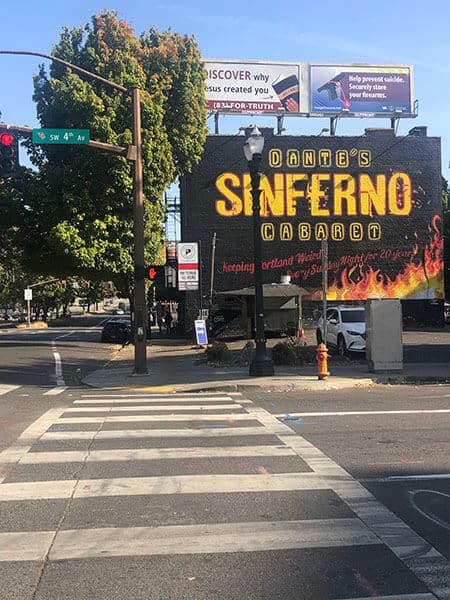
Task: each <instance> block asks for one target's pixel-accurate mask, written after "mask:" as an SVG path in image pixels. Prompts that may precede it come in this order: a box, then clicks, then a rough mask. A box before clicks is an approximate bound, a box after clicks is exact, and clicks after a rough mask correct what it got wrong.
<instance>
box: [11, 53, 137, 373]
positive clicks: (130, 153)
mask: <svg viewBox="0 0 450 600" xmlns="http://www.w3.org/2000/svg"><path fill="white" fill-rule="evenodd" d="M0 54H17V55H26V56H40V57H42V58H47V59H48V60H51V61H53V62H57V63H59V64H62V65H64V66H66V67H69V68H70V69H72V70H74V71H77V72H78V73H81V74H82V75H86V76H87V77H89V78H90V79H96V80H97V81H101V82H102V83H104V84H105V85H107V86H109V87H112V88H114V89H116V90H118V91H119V92H121V93H122V94H125V95H129V94H131V99H132V101H131V111H132V115H131V117H132V131H133V146H131V147H130V148H128V150H127V151H126V154H125V155H126V158H127V159H128V160H131V161H133V163H134V165H133V226H134V252H133V258H134V265H135V286H134V323H133V329H134V371H135V373H136V374H144V373H147V333H146V330H147V316H146V315H147V304H146V298H145V280H144V279H143V278H142V277H141V276H137V272H138V271H142V269H143V268H144V267H145V261H144V245H145V244H144V190H143V181H142V141H141V101H140V91H139V88H138V87H137V86H131V88H126V87H124V86H123V85H120V84H118V83H115V82H114V81H110V80H109V79H105V78H104V77H101V76H100V75H97V74H96V73H91V72H90V71H86V69H82V68H81V67H78V66H77V65H73V64H72V63H70V62H68V61H66V60H63V59H62V58H58V57H57V56H52V55H50V54H44V53H42V52H31V51H29V50H0ZM18 129H21V130H23V131H25V130H28V128H24V127H22V128H18ZM89 146H91V147H93V148H97V149H99V150H104V151H106V152H112V153H114V154H122V153H123V151H124V150H125V148H121V147H119V146H114V145H112V144H105V143H101V142H90V143H89Z"/></svg>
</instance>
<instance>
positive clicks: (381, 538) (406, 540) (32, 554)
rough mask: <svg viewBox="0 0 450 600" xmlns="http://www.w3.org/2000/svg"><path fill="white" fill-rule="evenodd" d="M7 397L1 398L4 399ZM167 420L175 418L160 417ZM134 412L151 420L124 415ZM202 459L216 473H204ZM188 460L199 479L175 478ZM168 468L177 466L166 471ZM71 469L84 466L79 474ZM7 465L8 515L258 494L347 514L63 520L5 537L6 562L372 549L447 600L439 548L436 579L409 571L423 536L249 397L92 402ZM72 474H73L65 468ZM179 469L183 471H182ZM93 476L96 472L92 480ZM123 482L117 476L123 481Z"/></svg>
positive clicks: (38, 431) (54, 418)
mask: <svg viewBox="0 0 450 600" xmlns="http://www.w3.org/2000/svg"><path fill="white" fill-rule="evenodd" d="M1 390H2V388H1V387H0V393H2V392H1ZM3 393H6V392H3ZM158 411H161V412H163V411H164V412H165V413H166V414H153V413H155V412H158ZM189 411H192V412H189ZM194 411H197V412H194ZM198 411H200V413H199V412H198ZM212 411H220V412H218V413H213V412H212ZM235 411H241V412H238V413H237V412H235ZM130 412H135V413H137V412H139V413H140V414H120V413H130ZM117 413H119V414H117ZM108 426H110V427H111V428H109V427H108ZM134 427H136V428H134ZM86 428H88V429H89V430H86ZM260 436H261V439H259V437H260ZM234 438H236V439H234ZM266 438H269V439H266ZM133 443H134V446H133ZM114 444H116V446H119V447H115V446H114ZM189 444H191V446H190V445H189ZM137 445H138V446H139V447H136V446H137ZM147 446H148V447H147ZM154 446H155V447H154ZM73 448H75V449H73ZM199 459H204V462H203V463H200V462H198V460H199ZM236 459H245V460H246V461H247V462H244V463H243V464H242V465H240V464H239V463H237V464H236V463H233V465H234V466H233V468H235V469H239V470H240V472H239V473H234V472H232V471H228V470H227V469H226V467H224V466H223V465H228V463H231V461H233V460H234V461H235V460H236ZM259 459H263V460H261V461H260V460H259ZM180 461H184V462H185V463H186V462H189V463H190V464H191V466H192V467H193V469H194V471H193V472H192V474H174V473H176V465H177V464H180ZM196 461H197V462H196ZM251 461H254V462H251ZM267 461H269V462H267ZM270 461H275V462H273V463H270ZM276 461H278V463H276ZM288 461H291V462H290V463H288ZM292 461H295V462H294V463H293V462H292ZM167 462H170V464H171V466H170V467H163V465H164V464H167ZM71 463H78V466H76V467H75V466H73V465H72V467H71V466H70V464H71ZM120 464H125V469H126V471H125V472H126V474H127V476H125V477H122V476H119V477H117V476H111V477H108V476H107V475H108V472H107V469H108V468H110V466H111V465H114V467H115V468H118V465H120ZM137 464H139V465H140V468H142V465H144V466H145V467H146V468H147V466H149V465H150V464H151V465H152V468H154V467H155V465H156V466H159V467H158V468H161V469H163V468H168V469H169V471H168V473H169V474H165V475H160V474H155V475H150V473H152V472H153V471H150V473H149V472H142V471H139V472H138V473H137V475H138V476H133V475H132V469H133V467H134V466H135V465H137ZM265 464H266V465H269V464H278V465H283V466H284V465H285V464H286V465H287V464H289V465H290V468H288V469H286V470H287V471H288V472H283V471H282V470H281V472H276V469H275V471H274V472H272V471H270V472H269V470H268V469H267V468H266V467H265V466H264V465H265ZM0 465H1V468H2V471H3V472H4V476H3V480H2V479H0V506H1V507H7V506H8V503H15V502H20V503H22V504H23V505H26V503H30V510H34V509H35V507H36V503H45V502H57V501H61V502H63V503H67V509H68V508H69V507H70V506H71V504H72V503H86V502H93V501H94V500H95V499H102V500H101V502H108V503H111V502H113V503H117V502H119V501H120V498H127V503H128V504H127V506H128V507H129V508H128V511H129V512H132V510H133V501H134V502H138V501H139V498H142V497H145V498H148V499H149V500H150V499H151V498H158V497H159V498H161V497H163V498H161V499H160V503H162V505H164V503H165V502H168V500H167V499H168V498H172V499H176V498H179V499H180V498H181V499H183V495H189V497H190V498H193V499H194V501H195V502H196V501H197V498H198V499H200V498H201V497H202V496H203V495H208V494H211V495H217V494H219V495H221V497H224V498H225V497H226V495H227V494H238V495H242V494H246V495H247V496H248V502H249V503H250V504H251V502H252V497H253V495H254V494H263V495H267V497H269V495H270V494H272V495H273V494H280V493H295V494H302V493H303V494H307V493H314V494H323V493H330V492H331V491H332V492H333V493H334V494H335V497H336V495H337V496H338V497H339V498H340V501H341V502H342V506H343V507H345V511H346V512H345V514H344V513H343V514H342V515H341V516H339V517H337V518H334V517H333V518H330V517H324V518H320V519H315V518H306V517H303V518H302V519H297V518H294V517H290V518H288V519H286V520H283V513H282V511H280V513H279V517H278V520H277V516H276V515H275V516H274V515H270V516H271V518H270V519H268V518H267V517H265V518H264V519H260V520H258V519H255V515H254V514H253V513H252V511H251V508H250V509H249V510H250V512H249V513H248V514H246V515H244V516H246V518H247V520H242V519H240V520H239V518H238V517H237V516H236V517H235V516H234V513H233V502H231V503H230V506H229V507H228V510H229V513H230V514H229V522H223V521H221V522H207V523H205V522H201V520H200V521H199V522H195V523H192V522H190V521H189V520H188V519H187V518H186V520H185V521H184V522H183V524H176V525H174V524H170V522H169V523H167V522H163V523H159V522H157V521H155V522H156V523H157V526H149V525H148V520H146V521H142V525H140V524H139V525H138V526H135V525H133V526H131V525H130V526H129V527H124V526H122V525H123V524H121V522H120V513H118V515H117V522H116V519H115V516H114V514H112V515H111V516H110V517H109V518H110V519H113V526H105V523H104V522H100V523H99V526H96V527H92V526H91V525H89V526H88V525H85V527H84V528H83V526H82V525H81V527H80V528H79V529H74V528H73V527H67V528H64V527H62V526H61V524H62V521H60V522H59V525H58V526H57V527H56V528H54V529H50V530H46V529H44V528H42V530H38V531H34V530H28V529H27V528H26V527H25V526H24V527H23V530H20V529H18V528H17V527H16V528H15V529H14V531H5V530H4V529H3V531H0V561H3V562H8V563H15V562H17V563H23V562H24V561H48V562H50V563H51V562H52V561H61V560H78V559H86V558H96V559H98V558H102V559H108V557H138V556H149V557H150V556H177V555H199V554H224V553H237V552H240V553H255V552H269V551H270V552H277V551H286V550H293V549H295V550H301V549H309V548H316V549H320V548H322V549H325V548H326V549H330V548H340V549H341V551H344V549H346V548H352V547H358V548H361V547H364V546H369V547H371V548H374V547H376V548H380V547H388V548H389V549H390V550H391V551H392V552H393V553H394V554H395V555H396V556H397V557H399V559H401V560H403V561H404V562H405V564H407V565H408V566H410V568H411V570H412V571H413V572H414V573H415V574H416V575H417V576H418V577H419V578H420V579H421V580H422V581H423V582H425V583H426V584H427V585H428V586H429V588H430V589H431V590H432V591H433V590H436V589H437V588H438V587H439V586H441V587H440V593H441V594H442V581H445V578H446V577H448V576H449V574H450V570H449V567H448V563H446V561H445V559H444V558H443V557H442V556H441V555H440V554H439V553H438V552H437V551H436V550H434V549H433V548H431V549H430V547H428V551H427V553H426V555H424V560H425V559H427V560H431V559H432V560H433V561H435V562H434V564H437V565H438V567H439V568H438V569H436V570H435V571H433V570H430V569H428V570H427V569H426V564H425V563H424V562H420V560H419V559H416V560H415V562H414V563H413V562H408V557H409V556H412V555H414V553H416V554H417V553H418V552H419V551H421V550H423V548H424V545H425V542H424V540H423V539H422V538H421V537H420V536H418V535H417V534H416V533H415V532H414V531H412V530H411V529H410V528H408V527H407V526H406V524H405V523H403V522H402V521H401V520H400V519H399V518H398V517H396V516H395V515H393V514H392V513H391V512H390V511H389V510H388V509H386V508H385V507H384V506H383V505H381V504H380V503H379V502H378V501H377V500H376V499H375V498H374V497H373V496H372V495H371V494H370V493H369V492H368V491H367V489H366V488H364V487H363V486H362V485H361V484H360V483H359V482H357V481H355V480H354V479H353V478H352V477H351V476H350V475H349V474H348V473H347V472H346V471H345V470H344V469H342V468H341V467H339V466H338V465H337V464H336V463H334V462H333V461H331V460H330V459H329V458H328V457H327V456H325V455H324V454H323V452H321V450H320V449H318V448H317V447H315V446H314V445H312V444H311V443H309V442H308V441H306V440H305V439H304V438H302V437H300V436H299V435H297V434H296V433H295V432H294V431H293V430H291V429H290V428H289V427H288V425H287V424H285V423H283V422H281V421H280V420H279V419H278V418H277V416H276V415H273V414H270V413H269V412H267V411H266V410H264V409H262V408H259V407H257V406H255V405H254V404H253V403H251V402H250V401H246V400H245V399H244V398H242V396H240V395H238V394H233V395H230V394H224V393H217V394H211V393H209V394H207V393H203V394H188V393H186V394H172V393H170V394H167V395H164V394H152V393H148V394H147V393H142V392H140V393H134V394H132V393H128V394H125V393H123V394H122V393H121V394H117V393H114V394H113V393H111V394H105V393H89V394H83V396H82V397H81V399H79V400H75V402H74V403H73V404H72V405H71V406H70V407H69V408H65V409H64V408H59V409H52V411H49V413H47V414H46V415H44V416H43V417H41V419H39V420H38V421H37V422H36V423H35V424H33V426H31V427H30V428H29V430H27V431H26V432H24V434H22V436H21V438H20V439H19V440H18V442H17V443H16V444H15V445H14V446H13V447H11V448H10V449H8V450H6V451H4V452H3V453H0ZM66 465H67V467H68V474H67V475H66V474H65V473H66V472H65V471H64V469H62V467H65V466H66ZM216 465H218V466H216ZM293 465H295V466H293ZM283 466H282V467H280V466H278V467H277V468H278V469H280V468H281V469H282V468H283ZM172 467H174V468H175V471H170V469H172ZM57 468H60V471H56V473H55V474H54V475H53V476H54V478H51V479H47V477H48V476H49V475H48V473H49V472H51V471H52V470H53V469H57ZM85 468H86V469H87V470H88V471H87V472H86V474H85V475H84V469H85ZM183 468H184V467H183ZM224 468H225V472H222V471H221V469H222V470H223V469H224ZM61 469H62V470H61ZM96 469H97V470H96ZM103 469H105V473H103ZM122 469H123V467H122ZM206 469H207V472H206V471H204V470H206ZM241 469H242V472H241ZM128 470H129V471H130V473H129V474H128V472H127V471H128ZM195 470H198V472H196V471H195ZM215 470H218V472H215ZM123 472H124V471H123V470H122V471H117V472H115V475H117V474H118V473H119V474H120V475H121V474H122V473H123ZM182 472H183V471H182ZM61 473H62V475H61ZM74 473H75V474H76V475H75V476H74ZM143 473H144V474H143ZM40 475H41V478H40ZM55 475H56V476H55ZM15 477H16V479H14V478H15ZM65 477H67V478H65ZM17 478H18V480H17ZM2 481H3V482H2ZM186 497H187V496H186ZM264 497H266V496H264ZM171 501H172V500H171ZM183 501H184V500H183ZM146 502H147V500H146ZM83 506H84V505H83ZM108 506H109V504H108ZM224 506H227V505H226V504H225V505H224ZM348 507H350V509H351V511H352V512H351V511H349V508H348ZM65 512H66V511H65ZM200 514H201V513H200ZM249 515H251V517H249ZM349 515H350V516H349ZM138 516H139V515H138ZM138 516H136V518H138ZM199 519H201V516H200V517H199ZM83 520H84V515H83ZM172 522H173V521H172ZM166 523H167V524H166ZM108 525H109V523H108ZM361 552H363V550H362V549H361ZM422 554H423V552H422ZM436 573H439V576H440V577H441V580H439V577H438V576H437V575H436ZM445 593H446V592H445ZM371 596H373V597H374V594H373V593H371ZM432 597H433V596H432V595H430V594H427V593H423V594H412V595H411V594H410V595H408V594H397V595H395V594H394V595H391V596H388V595H387V596H386V595H385V596H379V599H380V600H407V598H413V599H414V600H429V599H430V598H432ZM442 597H446V596H444V595H443V596H442ZM349 600H351V599H349Z"/></svg>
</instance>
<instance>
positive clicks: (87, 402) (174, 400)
mask: <svg viewBox="0 0 450 600" xmlns="http://www.w3.org/2000/svg"><path fill="white" fill-rule="evenodd" d="M160 402H164V403H167V404H173V403H178V404H180V403H183V402H185V403H186V406H187V407H189V404H187V403H188V402H230V403H234V402H235V400H232V399H230V398H227V397H226V396H223V397H217V398H208V397H198V396H192V397H191V396H189V397H187V398H178V397H177V396H172V397H170V398H165V397H164V396H158V397H157V398H152V397H147V398H145V397H144V398H121V399H119V400H113V399H111V400H105V399H100V400H75V401H74V404H76V405H77V406H79V405H81V406H82V405H87V406H89V405H91V404H108V405H114V404H158V403H160ZM242 402H243V401H240V403H241V404H242ZM249 402H251V400H249V401H247V402H246V403H247V404H248V403H249Z"/></svg>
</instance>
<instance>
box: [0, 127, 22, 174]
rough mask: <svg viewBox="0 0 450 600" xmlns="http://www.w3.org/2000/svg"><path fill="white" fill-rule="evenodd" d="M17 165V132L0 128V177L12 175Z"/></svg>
mask: <svg viewBox="0 0 450 600" xmlns="http://www.w3.org/2000/svg"><path fill="white" fill-rule="evenodd" d="M18 167H19V139H18V137H17V133H15V132H14V131H10V130H9V129H5V128H0V177H10V176H11V175H14V174H15V173H16V171H17V169H18Z"/></svg>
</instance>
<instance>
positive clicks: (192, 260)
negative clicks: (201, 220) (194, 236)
mask: <svg viewBox="0 0 450 600" xmlns="http://www.w3.org/2000/svg"><path fill="white" fill-rule="evenodd" d="M177 255H178V263H179V264H197V263H198V244H197V242H182V243H180V244H177Z"/></svg>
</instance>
